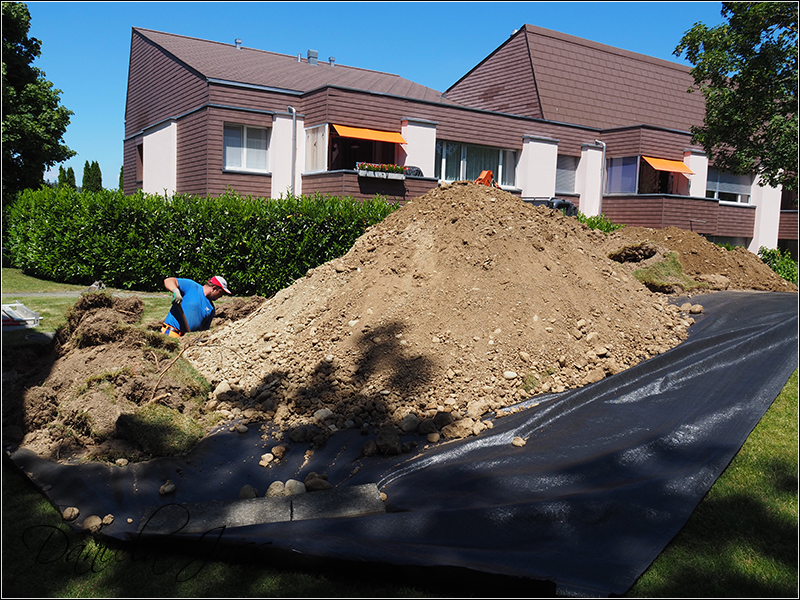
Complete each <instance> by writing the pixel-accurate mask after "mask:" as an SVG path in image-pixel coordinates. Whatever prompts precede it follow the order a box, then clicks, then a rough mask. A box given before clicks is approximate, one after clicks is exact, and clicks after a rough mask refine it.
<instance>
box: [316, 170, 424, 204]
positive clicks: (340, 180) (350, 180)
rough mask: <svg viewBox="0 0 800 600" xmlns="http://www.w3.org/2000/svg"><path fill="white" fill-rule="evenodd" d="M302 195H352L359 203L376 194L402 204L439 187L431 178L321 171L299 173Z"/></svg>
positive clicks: (348, 171) (347, 171) (346, 171)
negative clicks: (367, 175)
mask: <svg viewBox="0 0 800 600" xmlns="http://www.w3.org/2000/svg"><path fill="white" fill-rule="evenodd" d="M302 177H303V194H313V193H315V192H319V193H320V194H323V195H326V194H330V195H331V196H352V197H354V198H357V199H359V200H369V199H372V198H373V197H374V196H375V195H376V194H378V195H381V196H386V197H387V198H388V200H389V201H390V202H398V203H400V204H404V203H405V202H407V201H408V200H411V199H412V198H416V197H418V196H422V195H423V194H425V193H426V192H428V191H430V190H432V189H433V188H435V187H438V186H439V180H438V179H436V178H435V177H413V176H410V175H405V176H404V179H388V178H378V177H362V176H359V174H358V171H350V170H341V171H322V172H319V173H304V174H303V176H302Z"/></svg>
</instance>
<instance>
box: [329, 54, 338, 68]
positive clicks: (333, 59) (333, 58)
mask: <svg viewBox="0 0 800 600" xmlns="http://www.w3.org/2000/svg"><path fill="white" fill-rule="evenodd" d="M328 63H330V65H331V66H334V65H335V64H336V57H335V56H329V57H328Z"/></svg>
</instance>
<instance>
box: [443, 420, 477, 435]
mask: <svg viewBox="0 0 800 600" xmlns="http://www.w3.org/2000/svg"><path fill="white" fill-rule="evenodd" d="M474 427H475V421H474V420H473V419H470V418H469V417H465V418H463V419H459V420H458V421H456V422H455V423H451V424H450V425H447V426H445V427H443V428H442V435H443V436H444V437H445V438H448V439H459V438H465V437H469V436H470V435H472V432H473V428H474Z"/></svg>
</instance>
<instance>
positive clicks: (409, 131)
mask: <svg viewBox="0 0 800 600" xmlns="http://www.w3.org/2000/svg"><path fill="white" fill-rule="evenodd" d="M401 134H402V136H403V139H404V140H405V141H406V144H405V145H400V146H399V147H398V154H399V156H397V164H400V165H405V166H407V167H411V166H413V167H419V168H420V169H422V174H423V175H424V176H425V177H433V173H434V167H435V165H434V162H435V160H436V123H435V122H433V121H423V120H417V119H403V121H402V129H401Z"/></svg>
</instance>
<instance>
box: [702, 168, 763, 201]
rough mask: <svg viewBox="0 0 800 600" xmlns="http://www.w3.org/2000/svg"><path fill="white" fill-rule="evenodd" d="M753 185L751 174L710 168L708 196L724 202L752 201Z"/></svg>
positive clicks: (707, 185)
mask: <svg viewBox="0 0 800 600" xmlns="http://www.w3.org/2000/svg"><path fill="white" fill-rule="evenodd" d="M752 185H753V177H752V176H751V175H734V174H733V173H728V172H726V171H718V170H717V169H715V168H714V167H709V168H708V180H707V183H706V198H716V199H717V200H721V201H723V202H742V203H744V204H748V203H749V202H750V188H751V187H752Z"/></svg>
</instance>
